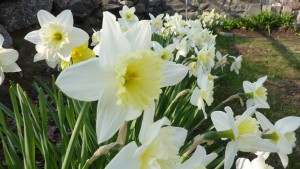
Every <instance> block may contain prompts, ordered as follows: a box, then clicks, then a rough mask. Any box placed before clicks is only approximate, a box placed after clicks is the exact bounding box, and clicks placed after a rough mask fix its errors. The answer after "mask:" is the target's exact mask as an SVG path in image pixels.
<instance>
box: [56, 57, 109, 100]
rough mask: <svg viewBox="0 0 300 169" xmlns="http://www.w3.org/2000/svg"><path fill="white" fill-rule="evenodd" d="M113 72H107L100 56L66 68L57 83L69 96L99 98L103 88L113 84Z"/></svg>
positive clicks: (81, 98)
mask: <svg viewBox="0 0 300 169" xmlns="http://www.w3.org/2000/svg"><path fill="white" fill-rule="evenodd" d="M112 77H114V76H113V74H111V73H109V72H105V71H104V70H103V69H102V68H101V67H100V64H99V59H98V58H93V59H89V60H87V61H85V62H81V63H78V64H76V65H72V66H70V67H68V68H66V69H65V70H64V71H62V72H61V73H60V75H59V76H58V78H57V80H56V85H57V86H58V87H59V88H60V89H61V90H62V91H63V92H64V93H65V94H66V95H67V96H69V97H71V98H75V99H77V100H82V101H95V100H98V99H99V98H100V96H101V94H102V92H103V88H104V87H106V86H109V85H111V84H112V82H113V79H112Z"/></svg>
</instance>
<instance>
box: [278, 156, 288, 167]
mask: <svg viewBox="0 0 300 169" xmlns="http://www.w3.org/2000/svg"><path fill="white" fill-rule="evenodd" d="M278 155H279V158H280V160H281V163H282V165H283V167H284V168H286V167H287V166H288V164H289V157H288V156H287V155H286V154H283V153H278Z"/></svg>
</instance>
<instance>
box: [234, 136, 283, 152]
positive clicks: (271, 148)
mask: <svg viewBox="0 0 300 169" xmlns="http://www.w3.org/2000/svg"><path fill="white" fill-rule="evenodd" d="M238 147H239V150H240V151H243V152H253V153H255V152H257V151H266V152H278V151H279V149H278V148H277V146H276V145H275V144H273V143H272V142H270V141H268V140H264V139H262V138H260V137H257V136H255V135H251V134H243V135H240V136H239V137H238Z"/></svg>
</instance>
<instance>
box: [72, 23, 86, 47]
mask: <svg viewBox="0 0 300 169" xmlns="http://www.w3.org/2000/svg"><path fill="white" fill-rule="evenodd" d="M69 37H70V44H71V47H78V46H80V45H82V44H84V43H86V42H87V41H88V40H89V35H88V34H87V33H86V32H85V31H84V30H82V29H80V28H76V27H73V29H72V32H71V33H70V36H69Z"/></svg>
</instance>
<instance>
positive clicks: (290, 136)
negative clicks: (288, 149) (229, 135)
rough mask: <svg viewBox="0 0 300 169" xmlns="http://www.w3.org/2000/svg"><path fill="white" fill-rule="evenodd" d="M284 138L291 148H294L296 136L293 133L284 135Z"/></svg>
mask: <svg viewBox="0 0 300 169" xmlns="http://www.w3.org/2000/svg"><path fill="white" fill-rule="evenodd" d="M284 137H285V138H286V139H287V140H288V141H289V143H290V144H291V145H292V147H295V146H296V140H297V139H296V134H295V133H294V132H288V133H285V135H284Z"/></svg>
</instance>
